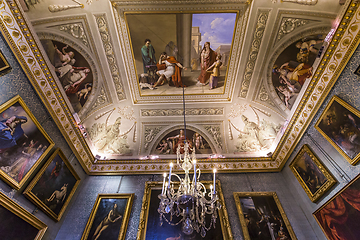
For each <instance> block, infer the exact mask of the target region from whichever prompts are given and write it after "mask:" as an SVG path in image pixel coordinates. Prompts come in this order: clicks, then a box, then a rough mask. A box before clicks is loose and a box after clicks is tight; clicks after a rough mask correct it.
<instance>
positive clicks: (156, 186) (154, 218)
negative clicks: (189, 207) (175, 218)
mask: <svg viewBox="0 0 360 240" xmlns="http://www.w3.org/2000/svg"><path fill="white" fill-rule="evenodd" d="M201 183H202V184H204V186H205V187H206V189H210V185H211V184H212V183H213V182H212V181H201ZM174 185H175V186H176V183H175V184H174ZM161 189H162V182H146V183H145V192H144V197H143V202H142V207H141V213H140V221H139V228H138V233H137V237H136V239H137V240H144V239H145V238H146V237H147V234H150V235H155V236H154V237H155V238H153V239H166V238H167V237H169V236H167V237H165V238H164V237H163V235H166V234H169V235H170V237H171V236H172V237H174V236H175V235H176V236H175V237H177V236H178V235H181V226H180V225H178V226H167V224H165V222H164V224H163V226H160V225H159V221H160V219H159V213H158V212H157V209H158V207H159V203H160V200H159V198H158V194H160V193H161ZM216 190H217V193H218V197H219V201H220V204H221V208H220V210H218V217H217V220H216V228H215V229H214V228H213V227H212V228H211V230H210V231H213V232H210V231H209V232H207V233H206V235H205V237H204V238H202V237H201V236H200V234H199V237H200V238H201V239H204V240H206V239H208V237H209V236H212V238H211V239H214V236H213V235H212V234H211V233H213V234H217V235H221V236H222V238H216V239H224V240H232V239H233V235H232V232H231V227H230V223H229V216H228V213H227V209H226V206H225V200H224V196H223V193H222V190H221V185H220V181H219V180H217V181H216ZM149 223H150V224H151V232H149V228H148V224H149ZM219 225H220V226H219ZM158 228H161V231H158ZM219 229H220V230H219ZM194 232H196V231H194ZM158 234H162V235H161V236H159V235H158ZM191 236H192V235H191Z"/></svg>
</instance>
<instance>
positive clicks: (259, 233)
mask: <svg viewBox="0 0 360 240" xmlns="http://www.w3.org/2000/svg"><path fill="white" fill-rule="evenodd" d="M234 198H235V203H236V208H237V210H238V214H239V218H240V224H241V228H242V231H243V234H244V239H246V240H255V239H261V240H267V239H269V240H272V239H292V240H294V239H297V238H296V236H295V233H294V231H293V229H292V227H291V225H290V222H289V220H288V218H287V217H286V214H285V212H284V209H283V208H282V207H281V204H280V201H279V198H278V197H277V195H276V193H275V192H234ZM270 226H271V227H270Z"/></svg>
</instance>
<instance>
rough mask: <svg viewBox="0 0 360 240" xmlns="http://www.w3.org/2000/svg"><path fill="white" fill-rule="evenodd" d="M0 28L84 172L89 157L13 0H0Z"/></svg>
mask: <svg viewBox="0 0 360 240" xmlns="http://www.w3.org/2000/svg"><path fill="white" fill-rule="evenodd" d="M0 20H1V31H2V34H3V36H4V38H5V39H6V41H7V42H8V44H9V46H10V47H11V48H12V51H13V52H14V54H15V56H16V57H17V58H18V60H19V63H20V64H21V66H22V67H23V68H24V71H25V73H26V75H27V76H28V78H29V80H30V82H31V83H32V85H33V86H34V88H35V90H36V91H37V92H38V94H39V97H40V98H41V99H42V101H43V102H44V104H45V106H46V108H47V109H48V111H49V113H50V114H51V116H52V117H53V119H54V121H55V122H56V124H57V125H58V127H59V129H60V131H61V133H62V134H63V135H64V137H65V139H66V140H67V142H68V143H69V145H70V147H71V149H72V150H73V152H74V154H75V155H76V157H77V158H78V160H79V162H80V163H81V164H82V166H83V167H84V169H85V171H86V172H87V171H88V169H89V168H90V167H91V160H92V158H93V156H92V154H91V152H90V150H89V149H88V147H87V145H86V143H85V141H84V139H83V137H82V135H81V132H80V130H79V129H78V128H77V127H76V126H75V122H74V120H73V117H72V114H71V112H70V111H69V109H68V107H67V105H66V102H65V101H64V99H63V97H62V95H61V93H60V92H59V90H58V88H57V85H56V83H55V80H54V77H53V76H52V74H51V72H50V71H49V67H48V65H47V63H46V62H45V60H44V58H43V55H42V53H41V51H40V50H39V47H38V42H37V41H35V40H34V38H33V36H34V35H35V33H34V32H31V31H30V30H29V27H28V24H29V23H28V22H27V21H26V20H25V19H24V17H23V16H22V14H21V11H20V9H19V6H18V5H17V3H16V2H15V1H12V0H8V1H2V2H0Z"/></svg>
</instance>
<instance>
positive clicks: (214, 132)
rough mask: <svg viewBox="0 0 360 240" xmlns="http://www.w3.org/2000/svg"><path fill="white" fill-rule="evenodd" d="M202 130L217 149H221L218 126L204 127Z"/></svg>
mask: <svg viewBox="0 0 360 240" xmlns="http://www.w3.org/2000/svg"><path fill="white" fill-rule="evenodd" d="M204 128H205V129H206V130H207V131H208V133H209V134H210V135H211V136H212V138H213V140H214V141H215V143H216V145H217V146H218V148H220V149H223V145H222V139H221V131H220V126H214V125H205V126H204Z"/></svg>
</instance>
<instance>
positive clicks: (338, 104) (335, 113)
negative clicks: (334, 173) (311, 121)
mask: <svg viewBox="0 0 360 240" xmlns="http://www.w3.org/2000/svg"><path fill="white" fill-rule="evenodd" d="M315 128H316V130H318V131H319V132H320V133H321V134H322V135H323V136H324V137H325V138H326V140H328V141H329V142H330V143H331V145H333V146H334V147H335V148H336V150H338V151H339V153H341V155H343V156H344V158H345V159H346V160H347V161H348V162H349V163H350V164H352V165H355V164H356V163H357V162H358V161H359V158H360V112H359V111H358V110H357V109H355V108H354V107H352V106H350V105H349V104H348V103H346V102H345V101H344V100H342V99H341V98H339V97H338V96H333V97H332V98H331V100H330V102H329V103H328V105H327V106H326V108H325V110H324V111H323V113H322V114H321V116H320V118H319V120H318V121H317V122H316V124H315Z"/></svg>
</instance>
